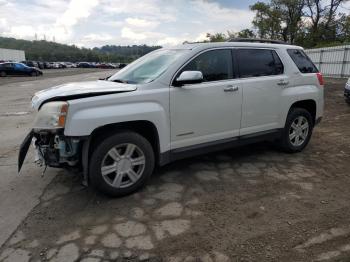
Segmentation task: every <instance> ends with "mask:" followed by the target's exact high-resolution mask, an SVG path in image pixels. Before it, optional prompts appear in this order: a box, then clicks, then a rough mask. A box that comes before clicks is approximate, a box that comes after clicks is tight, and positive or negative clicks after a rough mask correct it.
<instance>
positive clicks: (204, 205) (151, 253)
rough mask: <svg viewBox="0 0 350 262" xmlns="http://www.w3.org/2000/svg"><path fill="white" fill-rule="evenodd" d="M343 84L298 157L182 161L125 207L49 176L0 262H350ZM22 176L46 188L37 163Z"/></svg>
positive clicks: (253, 152) (331, 83) (250, 154)
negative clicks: (36, 201)
mask: <svg viewBox="0 0 350 262" xmlns="http://www.w3.org/2000/svg"><path fill="white" fill-rule="evenodd" d="M344 83H345V81H343V80H331V79H327V85H326V87H325V90H326V108H325V110H326V111H325V117H324V119H323V122H322V123H321V124H320V125H319V126H318V127H317V128H316V129H315V130H314V135H313V138H312V140H311V142H310V144H309V146H308V147H307V148H306V150H305V151H304V152H302V153H299V154H293V155H290V154H284V153H281V152H280V151H278V150H277V149H276V148H274V147H273V146H271V145H270V144H265V143H263V144H258V145H253V146H247V147H242V148H238V149H237V148H236V149H233V150H229V151H225V152H219V153H215V154H210V155H205V156H200V157H196V158H192V159H188V160H183V161H178V162H176V163H173V164H171V165H169V166H166V167H164V168H161V169H159V170H158V171H157V172H156V174H155V175H154V176H153V177H152V179H151V181H150V182H149V185H148V186H147V187H146V188H145V189H143V190H142V191H141V192H139V193H137V194H134V195H131V196H128V197H124V198H119V199H111V198H107V197H105V196H103V195H100V194H97V193H95V192H93V191H91V190H88V189H86V188H84V187H82V186H81V185H80V179H79V178H77V177H74V176H73V175H72V174H69V173H67V172H65V171H60V170H53V169H50V170H49V174H48V176H49V177H51V179H50V180H49V181H48V182H46V184H45V185H43V186H42V187H41V189H36V190H37V191H38V192H41V191H40V190H42V194H41V195H40V196H39V201H38V203H37V205H36V206H35V207H34V208H33V209H32V210H31V211H30V212H29V211H28V212H29V214H28V215H27V216H26V218H25V219H24V220H23V221H22V223H21V224H20V225H19V227H18V228H17V229H16V230H15V232H14V233H13V234H12V235H11V237H10V238H9V239H8V240H7V241H6V243H5V244H4V245H3V246H2V248H1V249H0V260H4V261H28V260H29V259H31V260H32V261H38V260H39V261H40V260H42V261H46V260H50V261H77V260H82V261H115V260H116V261H139V260H149V261H293V262H294V261H350V189H349V188H350V171H349V170H350V106H349V105H347V104H346V103H345V102H344V99H343V87H344ZM2 103H5V102H4V101H3V102H2ZM2 111H3V109H2ZM31 115H32V114H31ZM20 119H22V117H18V120H16V121H17V122H18V123H16V124H17V125H20V121H21V120H20ZM22 121H24V120H23V119H22ZM28 125H29V123H27V124H26V125H24V126H25V127H28ZM2 128H3V127H2ZM8 128H9V126H8ZM19 128H20V130H22V131H21V132H22V133H24V127H23V126H21V125H20V127H19ZM0 130H1V129H0ZM8 131H11V129H9V130H8ZM2 132H3V133H4V132H5V131H4V130H2ZM15 137H16V136H14V138H13V139H12V140H11V139H10V140H11V141H12V142H7V144H6V143H5V144H6V145H7V148H8V150H11V148H15V149H12V151H10V153H6V154H5V152H4V151H3V150H2V152H1V155H3V157H2V158H3V160H2V159H1V157H0V161H2V162H0V163H3V165H5V164H6V163H7V162H8V164H7V165H8V167H9V168H10V169H11V168H12V166H13V165H14V164H15V155H16V153H17V151H16V150H17V147H15V145H14V140H15ZM2 140H4V138H2ZM11 143H12V144H11ZM11 152H12V153H11ZM9 159H10V160H9ZM4 163H5V164H4ZM12 169H13V170H15V169H14V168H12ZM12 169H11V170H12ZM24 170H25V172H24V174H23V175H24V176H27V175H29V177H30V178H31V180H29V181H28V180H22V183H21V187H22V188H26V187H30V186H33V185H34V184H35V183H39V182H38V181H41V180H42V179H41V178H40V176H39V170H37V169H35V168H34V167H33V164H31V163H30V161H27V163H26V165H25V166H24ZM12 172H13V171H12ZM26 172H28V173H29V174H26ZM35 174H38V175H37V176H35ZM13 175H14V174H13ZM45 179H48V178H47V177H46V178H44V180H45ZM33 181H34V182H33ZM26 183H28V184H27V185H26ZM13 190H14V191H15V192H16V194H18V195H21V192H22V191H18V190H17V189H16V188H13ZM16 190H17V191H16ZM4 208H5V207H4ZM11 208H12V207H8V210H11ZM0 210H1V212H3V211H4V210H3V209H0Z"/></svg>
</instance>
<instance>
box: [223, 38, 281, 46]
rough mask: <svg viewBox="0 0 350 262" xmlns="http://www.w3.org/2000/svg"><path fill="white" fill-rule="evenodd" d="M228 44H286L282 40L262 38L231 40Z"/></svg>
mask: <svg viewBox="0 0 350 262" xmlns="http://www.w3.org/2000/svg"><path fill="white" fill-rule="evenodd" d="M227 42H251V43H270V44H281V45H285V44H287V43H286V42H283V41H280V40H271V39H261V38H231V39H229V40H228V41H227Z"/></svg>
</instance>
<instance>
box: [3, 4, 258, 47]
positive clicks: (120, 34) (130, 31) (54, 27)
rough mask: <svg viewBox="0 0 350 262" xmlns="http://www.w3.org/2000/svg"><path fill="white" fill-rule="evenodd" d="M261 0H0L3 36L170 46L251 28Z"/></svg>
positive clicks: (92, 43) (92, 44)
mask: <svg viewBox="0 0 350 262" xmlns="http://www.w3.org/2000/svg"><path fill="white" fill-rule="evenodd" d="M254 2H256V0H0V36H6V37H15V38H21V39H27V40H34V39H35V38H37V39H44V38H46V40H50V41H52V40H55V41H56V42H59V43H66V44H75V45H77V46H84V47H95V46H97V47H99V46H102V45H106V44H111V45H112V44H115V45H132V44H148V45H161V46H171V45H176V44H180V43H182V42H184V41H201V40H204V39H205V36H206V33H217V32H227V30H230V31H234V32H237V31H240V30H242V29H245V28H251V27H252V25H251V21H252V19H253V17H254V13H253V12H251V11H250V10H249V5H251V4H253V3H254Z"/></svg>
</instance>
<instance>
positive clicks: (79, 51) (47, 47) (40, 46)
mask: <svg viewBox="0 0 350 262" xmlns="http://www.w3.org/2000/svg"><path fill="white" fill-rule="evenodd" d="M0 48H8V49H20V50H24V51H25V53H26V59H27V60H35V61H49V62H54V61H65V62H66V61H67V62H68V61H70V62H78V61H86V62H130V61H132V60H135V59H136V58H138V57H140V56H142V55H144V54H147V53H149V52H151V51H153V50H156V49H158V48H161V47H160V46H147V45H141V46H137V45H133V46H115V45H106V46H102V47H99V48H98V47H95V48H93V49H89V48H79V47H77V46H75V45H65V44H59V43H55V42H49V41H45V40H39V41H28V40H22V39H15V38H8V37H0Z"/></svg>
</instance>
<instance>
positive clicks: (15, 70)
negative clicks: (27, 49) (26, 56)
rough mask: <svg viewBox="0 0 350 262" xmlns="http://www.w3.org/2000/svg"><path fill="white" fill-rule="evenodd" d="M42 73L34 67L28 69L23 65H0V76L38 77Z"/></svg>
mask: <svg viewBox="0 0 350 262" xmlns="http://www.w3.org/2000/svg"><path fill="white" fill-rule="evenodd" d="M42 74H43V72H42V71H41V70H39V69H37V68H35V67H29V66H27V65H25V64H23V63H0V76H2V77H4V76H8V75H12V76H16V75H28V76H40V75H42Z"/></svg>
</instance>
